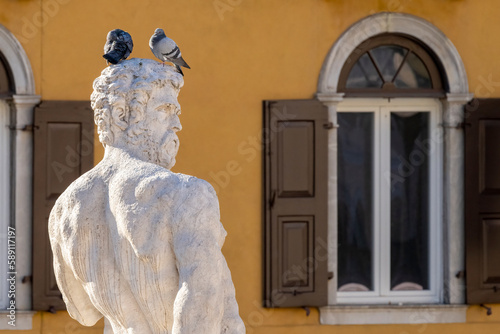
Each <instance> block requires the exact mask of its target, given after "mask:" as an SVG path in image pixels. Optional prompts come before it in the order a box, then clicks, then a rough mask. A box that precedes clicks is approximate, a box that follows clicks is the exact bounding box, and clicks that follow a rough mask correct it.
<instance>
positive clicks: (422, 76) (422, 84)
mask: <svg viewBox="0 0 500 334" xmlns="http://www.w3.org/2000/svg"><path fill="white" fill-rule="evenodd" d="M394 84H395V86H396V87H398V88H432V83H431V78H430V74H429V71H428V70H427V68H426V67H425V65H424V63H423V62H422V60H421V59H420V58H419V57H418V56H417V55H415V54H414V53H410V54H409V55H408V58H407V59H406V61H405V63H404V64H403V67H402V68H401V70H400V71H399V73H398V76H397V77H396V80H394Z"/></svg>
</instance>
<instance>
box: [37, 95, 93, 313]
mask: <svg viewBox="0 0 500 334" xmlns="http://www.w3.org/2000/svg"><path fill="white" fill-rule="evenodd" d="M93 165H94V122H93V112H92V109H91V108H90V102H88V101H43V102H42V103H41V105H40V106H39V107H38V108H36V109H35V133H34V166H33V168H34V171H33V178H34V179H33V185H34V186H33V187H34V189H33V309H34V310H45V311H46V310H51V311H52V310H62V309H65V308H66V307H65V305H64V302H63V300H62V297H61V293H60V292H59V289H58V288H57V283H56V280H55V276H54V270H53V267H52V251H51V248H50V243H49V236H48V230H47V227H48V218H49V214H50V210H51V209H52V207H53V206H54V203H55V201H56V200H57V198H58V197H59V195H60V194H61V193H62V192H63V191H64V190H65V189H66V188H67V187H68V186H69V185H70V184H71V182H73V181H74V180H75V179H76V178H78V177H79V176H80V175H82V174H83V173H85V172H86V171H88V170H89V169H91V168H92V167H93Z"/></svg>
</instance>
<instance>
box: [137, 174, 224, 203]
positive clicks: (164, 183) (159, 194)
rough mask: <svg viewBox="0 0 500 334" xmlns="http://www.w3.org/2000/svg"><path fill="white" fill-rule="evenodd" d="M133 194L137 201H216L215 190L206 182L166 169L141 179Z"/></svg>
mask: <svg viewBox="0 0 500 334" xmlns="http://www.w3.org/2000/svg"><path fill="white" fill-rule="evenodd" d="M134 192H135V195H136V197H137V199H138V200H139V201H148V200H150V199H153V198H169V199H171V200H175V201H181V202H185V201H193V200H194V201H207V200H208V201H217V195H216V193H215V190H214V188H213V187H212V185H211V184H210V183H208V182H207V181H205V180H203V179H199V178H197V177H195V176H191V175H186V174H182V173H174V172H171V171H169V170H166V169H158V170H157V171H156V173H153V174H151V175H147V176H146V175H144V176H143V177H141V179H140V180H139V182H137V183H136V187H135V189H134ZM217 204H218V203H217Z"/></svg>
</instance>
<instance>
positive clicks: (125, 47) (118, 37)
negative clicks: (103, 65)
mask: <svg viewBox="0 0 500 334" xmlns="http://www.w3.org/2000/svg"><path fill="white" fill-rule="evenodd" d="M133 47H134V43H133V42H132V37H131V36H130V34H129V33H128V32H126V31H123V30H121V29H115V30H111V31H110V32H108V37H107V38H106V44H104V55H103V57H104V58H105V59H106V60H107V61H108V62H110V63H111V64H118V62H119V61H120V60H122V59H127V57H128V56H129V55H130V53H131V52H132V48H133Z"/></svg>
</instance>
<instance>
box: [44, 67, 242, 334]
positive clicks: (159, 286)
mask: <svg viewBox="0 0 500 334" xmlns="http://www.w3.org/2000/svg"><path fill="white" fill-rule="evenodd" d="M182 85H183V77H182V76H181V75H180V74H179V73H177V72H176V71H175V70H174V69H173V68H172V67H170V66H162V64H161V63H158V62H156V61H153V60H149V59H130V60H124V61H121V62H120V63H118V64H117V65H111V66H109V67H107V68H106V69H104V70H103V72H102V74H101V76H99V77H98V78H97V79H96V80H95V81H94V92H93V93H92V96H91V102H92V108H93V109H94V118H95V123H96V124H97V130H98V134H99V140H100V141H101V142H102V144H103V145H104V148H105V153H104V158H103V160H102V161H101V162H100V163H99V164H97V165H96V166H95V167H94V168H93V169H92V170H90V171H89V172H87V173H85V174H84V175H82V176H81V177H80V178H78V179H77V180H76V181H75V182H73V183H72V184H71V185H70V186H69V187H68V189H66V190H65V191H64V193H63V194H62V195H61V196H60V197H59V199H58V200H57V201H56V204H55V205H54V208H53V209H52V211H51V214H50V218H49V236H50V242H51V247H52V252H53V255H54V273H55V276H56V280H57V284H58V286H59V289H60V290H61V293H62V297H63V299H64V302H65V303H66V306H67V309H68V312H69V314H70V315H71V317H73V318H74V319H76V320H77V321H79V322H80V323H81V324H83V325H86V326H92V325H94V324H95V323H96V322H97V321H98V320H99V319H101V318H102V317H104V318H105V329H104V333H106V334H111V333H115V334H135V333H140V334H167V333H172V334H188V333H190V334H192V333H204V334H220V333H226V334H241V333H245V326H244V324H243V321H242V320H241V318H240V316H239V313H238V304H237V302H236V298H235V291H234V285H233V282H232V280H231V273H230V271H229V268H228V267H227V264H226V261H225V259H224V256H223V255H222V252H221V248H222V245H223V243H224V239H225V236H226V232H225V230H224V228H223V227H222V224H221V223H220V213H219V203H218V199H217V196H216V194H215V191H214V190H213V188H212V186H210V184H208V183H207V182H205V181H203V180H201V179H198V178H196V177H193V176H189V175H184V174H180V173H173V172H171V171H170V168H171V167H172V166H173V165H174V164H175V156H176V154H177V151H178V149H179V139H178V137H177V134H176V132H178V131H180V130H181V129H182V126H181V124H180V120H179V114H180V110H181V108H180V105H179V103H178V102H177V96H178V94H179V90H180V88H181V87H182Z"/></svg>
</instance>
